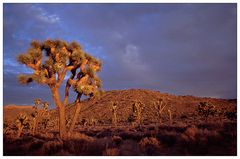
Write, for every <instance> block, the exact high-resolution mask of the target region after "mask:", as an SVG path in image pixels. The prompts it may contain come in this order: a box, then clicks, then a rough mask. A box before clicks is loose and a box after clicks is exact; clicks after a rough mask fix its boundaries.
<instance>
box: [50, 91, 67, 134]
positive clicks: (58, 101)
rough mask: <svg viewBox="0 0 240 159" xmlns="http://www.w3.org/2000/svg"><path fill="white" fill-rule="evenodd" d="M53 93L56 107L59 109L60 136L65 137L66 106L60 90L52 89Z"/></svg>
mask: <svg viewBox="0 0 240 159" xmlns="http://www.w3.org/2000/svg"><path fill="white" fill-rule="evenodd" d="M52 95H53V99H54V102H55V105H56V107H57V108H58V111H59V132H60V138H63V137H64V136H65V134H66V118H65V106H64V105H63V104H62V102H61V99H60V96H59V93H58V90H57V89H52Z"/></svg>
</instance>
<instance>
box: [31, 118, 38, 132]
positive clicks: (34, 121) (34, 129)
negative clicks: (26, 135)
mask: <svg viewBox="0 0 240 159" xmlns="http://www.w3.org/2000/svg"><path fill="white" fill-rule="evenodd" d="M36 123H37V119H36V117H35V118H33V128H32V134H33V135H34V134H35V131H36Z"/></svg>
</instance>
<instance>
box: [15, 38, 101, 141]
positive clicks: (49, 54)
mask: <svg viewBox="0 0 240 159" xmlns="http://www.w3.org/2000/svg"><path fill="white" fill-rule="evenodd" d="M17 60H18V62H19V63H21V64H24V65H26V66H27V67H28V68H30V69H32V70H33V71H34V72H33V73H32V74H29V75H19V76H18V80H19V82H20V83H21V84H28V83H30V82H33V81H35V82H36V83H38V84H41V85H47V86H48V87H49V89H50V90H51V94H52V98H53V100H54V103H55V106H56V108H57V110H58V111H59V113H58V114H59V124H58V125H59V133H60V137H61V138H63V137H64V136H65V135H66V132H67V130H66V117H65V116H66V114H65V107H66V106H67V105H68V104H69V103H68V97H69V90H70V88H71V87H73V89H74V91H75V92H76V100H75V112H74V115H72V120H71V125H70V128H69V131H68V132H69V134H70V132H71V131H72V130H73V129H74V126H75V123H76V121H77V119H78V115H79V113H80V107H81V100H80V99H81V97H82V95H85V96H87V97H90V98H91V97H93V96H96V95H99V93H101V80H100V79H99V78H98V76H97V72H99V71H100V70H101V62H100V61H99V60H98V59H96V58H94V57H93V56H90V55H89V54H88V53H86V52H84V51H83V49H82V48H81V46H80V45H79V44H78V43H77V42H72V43H68V42H65V41H63V40H46V41H44V42H39V41H32V43H31V47H30V48H29V49H28V50H27V52H26V53H23V54H21V55H19V56H18V57H17ZM68 72H69V73H70V76H69V78H68V79H67V80H66V85H65V95H64V99H63V100H62V99H61V97H60V94H59V89H60V87H61V85H62V83H63V82H64V79H65V77H66V74H67V73H68Z"/></svg>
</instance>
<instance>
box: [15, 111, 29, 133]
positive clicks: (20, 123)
mask: <svg viewBox="0 0 240 159" xmlns="http://www.w3.org/2000/svg"><path fill="white" fill-rule="evenodd" d="M15 124H16V127H17V129H18V133H17V137H20V136H21V134H22V131H23V128H24V127H26V126H28V124H29V119H28V117H27V115H26V114H19V115H18V117H17V120H16V122H15Z"/></svg>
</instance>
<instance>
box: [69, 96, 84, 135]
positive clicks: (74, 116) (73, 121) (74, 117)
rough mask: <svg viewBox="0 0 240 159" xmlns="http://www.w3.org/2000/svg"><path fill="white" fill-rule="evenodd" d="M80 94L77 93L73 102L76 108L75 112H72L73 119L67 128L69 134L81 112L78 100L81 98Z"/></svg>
mask: <svg viewBox="0 0 240 159" xmlns="http://www.w3.org/2000/svg"><path fill="white" fill-rule="evenodd" d="M81 96H82V95H81V94H80V93H79V94H78V95H77V98H76V101H75V105H76V108H75V112H74V115H73V118H72V120H71V125H70V128H69V131H68V132H69V133H71V132H72V131H73V129H74V126H75V124H76V121H77V118H78V115H79V113H80V110H81V104H80V98H81Z"/></svg>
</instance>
